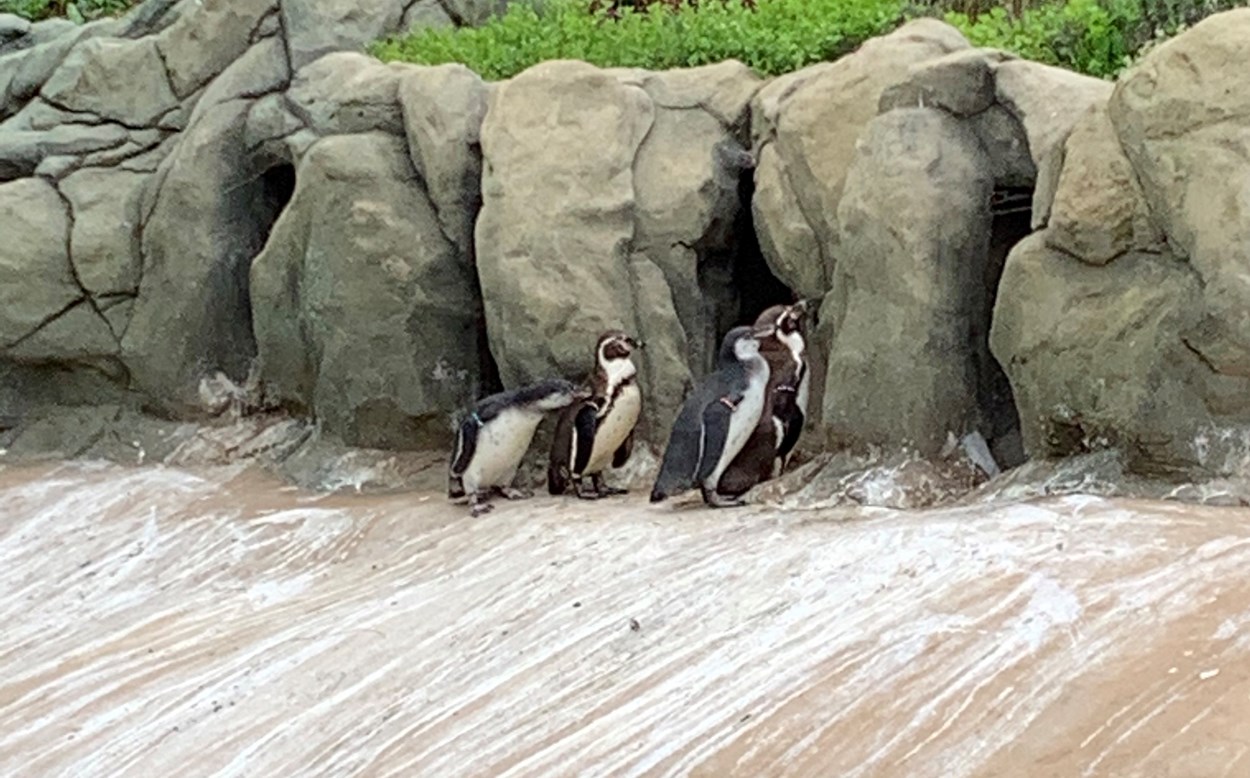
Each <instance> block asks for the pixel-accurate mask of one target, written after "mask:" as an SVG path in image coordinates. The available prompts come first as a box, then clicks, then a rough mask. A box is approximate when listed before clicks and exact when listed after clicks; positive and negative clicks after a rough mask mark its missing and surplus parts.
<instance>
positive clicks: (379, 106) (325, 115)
mask: <svg viewBox="0 0 1250 778" xmlns="http://www.w3.org/2000/svg"><path fill="white" fill-rule="evenodd" d="M410 70H411V68H410V66H408V65H402V64H390V65H383V64H382V63H380V62H378V61H377V60H376V59H374V58H372V57H368V56H365V55H364V54H357V53H355V52H339V53H336V54H329V55H327V56H325V57H322V58H321V59H319V60H317V61H316V62H315V63H313V64H312V65H309V66H308V67H306V68H303V69H301V70H300V71H299V72H298V73H296V74H295V79H294V80H293V81H292V82H291V88H290V89H289V90H287V98H288V107H289V108H290V109H291V110H292V111H294V112H295V113H296V115H297V116H298V117H299V118H300V119H301V120H302V121H303V123H304V124H305V125H306V126H307V127H308V128H309V129H311V130H313V131H314V132H317V133H319V134H322V135H336V134H347V133H360V132H372V131H374V130H379V131H383V132H387V133H391V134H393V135H403V134H404V132H405V129H404V117H403V112H402V110H401V108H400V105H399V82H400V80H401V78H403V77H404V75H405V74H406V73H408V72H409V71H410Z"/></svg>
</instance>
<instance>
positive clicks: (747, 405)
mask: <svg viewBox="0 0 1250 778" xmlns="http://www.w3.org/2000/svg"><path fill="white" fill-rule="evenodd" d="M767 391H768V371H767V370H762V371H758V372H756V373H753V374H752V375H751V376H750V378H749V379H748V380H747V387H746V391H745V392H744V393H743V395H742V401H741V402H740V403H738V407H737V408H735V409H734V412H733V413H732V414H730V416H729V430H728V432H727V433H726V435H725V447H724V448H723V449H721V454H720V459H719V460H718V461H717V464H716V468H715V469H714V470H713V471H712V474H711V476H710V477H709V478H708V480H707V481H705V482H704V485H705V486H707V487H708V488H709V489H715V488H716V485H717V484H718V483H720V477H721V475H722V474H723V473H724V472H725V469H726V468H728V467H729V463H730V462H732V461H733V460H734V457H736V456H738V453H739V452H741V451H742V447H743V446H745V445H746V443H747V440H748V439H749V438H750V437H751V433H753V432H754V431H755V427H756V425H758V424H759V421H760V414H762V413H763V412H764V395H765V392H767Z"/></svg>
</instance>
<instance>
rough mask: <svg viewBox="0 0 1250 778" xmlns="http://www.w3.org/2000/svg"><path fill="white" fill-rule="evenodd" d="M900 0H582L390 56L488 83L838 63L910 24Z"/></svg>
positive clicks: (453, 32) (444, 35)
mask: <svg viewBox="0 0 1250 778" xmlns="http://www.w3.org/2000/svg"><path fill="white" fill-rule="evenodd" d="M902 10H903V4H902V0H760V2H759V4H758V7H757V8H756V10H754V11H753V10H751V9H749V8H745V7H743V6H742V5H740V4H736V3H724V4H722V3H707V4H704V5H701V6H697V7H691V6H682V7H680V8H679V9H677V10H675V11H674V10H669V9H667V8H663V9H656V8H653V9H652V10H650V11H649V12H647V13H638V12H636V11H634V10H633V9H630V8H623V9H621V10H620V16H619V18H617V19H613V18H610V17H609V16H608V14H607V12H606V11H588V10H587V4H586V3H585V2H584V0H548V1H547V2H545V3H543V4H542V6H541V7H537V6H533V5H530V4H528V3H513V4H512V5H510V6H509V7H508V10H507V12H506V13H504V14H503V15H502V16H500V17H497V18H495V19H494V20H492V21H490V22H489V23H487V24H485V25H483V26H481V27H477V28H463V29H426V30H420V31H417V32H415V33H413V34H411V35H408V36H405V37H402V38H397V39H390V40H384V41H381V42H379V43H377V44H375V45H374V46H373V47H372V49H371V51H372V53H373V54H374V55H375V56H377V57H378V58H380V59H383V60H400V61H405V62H415V63H418V64H426V65H437V64H442V63H445V62H463V63H465V64H466V65H468V66H469V67H471V68H472V69H473V70H475V71H477V72H478V74H480V75H481V76H482V77H483V78H486V79H502V78H508V77H511V76H513V75H515V74H517V73H519V72H520V71H522V70H524V69H525V68H527V67H529V66H531V65H534V64H536V63H538V62H542V61H544V60H549V59H580V60H584V61H586V62H589V63H591V64H594V65H599V66H601V67H640V68H650V69H656V70H659V69H664V68H671V67H690V66H695V65H704V64H709V63H713V62H720V61H722V60H725V59H737V60H740V61H742V62H744V63H745V64H747V65H749V66H750V67H752V68H754V69H755V70H756V71H757V72H759V73H761V74H764V75H775V74H778V73H786V72H789V71H792V70H796V69H798V68H801V67H803V66H804V65H808V64H811V63H813V62H819V61H822V60H828V59H834V58H836V57H839V56H841V55H843V54H845V53H846V52H848V51H851V50H852V49H854V48H855V47H856V46H858V45H859V44H860V43H861V42H863V41H864V40H865V39H867V38H870V37H872V36H874V35H880V34H882V33H884V32H887V31H888V30H890V29H892V28H894V27H895V26H897V25H898V24H899V23H900V22H901V21H902V19H903V14H902Z"/></svg>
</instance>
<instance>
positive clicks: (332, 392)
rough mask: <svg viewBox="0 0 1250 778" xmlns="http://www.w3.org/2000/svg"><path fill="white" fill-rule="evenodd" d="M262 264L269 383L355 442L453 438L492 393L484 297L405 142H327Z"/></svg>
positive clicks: (255, 270) (259, 327)
mask: <svg viewBox="0 0 1250 778" xmlns="http://www.w3.org/2000/svg"><path fill="white" fill-rule="evenodd" d="M296 178H297V181H298V184H297V186H296V190H295V196H294V198H293V199H292V201H291V205H290V207H289V208H288V209H287V210H286V212H285V213H284V214H283V216H282V218H281V219H279V220H278V223H277V225H276V226H275V227H274V232H273V236H272V238H271V239H270V241H269V243H268V245H267V246H266V248H265V251H264V252H263V253H262V254H261V255H260V256H259V257H257V259H256V261H255V262H254V264H253V267H252V271H251V278H252V283H251V289H252V299H253V316H254V320H255V323H256V336H257V343H258V346H259V353H260V364H261V377H262V380H263V381H264V384H265V387H266V390H267V391H268V392H270V393H271V394H272V396H273V397H274V398H275V399H278V400H280V401H282V402H283V403H285V404H291V405H294V406H296V407H299V408H303V409H308V410H312V411H313V412H314V414H315V415H316V417H317V418H318V419H320V420H321V422H322V424H323V426H324V429H325V430H326V431H327V432H330V433H332V434H335V435H338V436H341V437H342V438H343V439H344V440H345V441H346V442H347V443H349V444H351V445H361V446H370V447H380V448H416V447H421V446H425V447H434V448H439V449H443V448H446V446H447V445H449V443H450V440H451V430H452V429H453V427H454V421H453V418H452V415H453V414H454V413H457V412H459V410H460V409H461V408H462V407H463V406H464V404H465V403H466V402H468V401H469V400H470V399H472V398H473V397H476V396H479V394H480V393H481V390H482V388H483V387H482V381H483V375H482V364H481V361H480V358H479V342H478V334H479V325H480V320H481V316H482V313H481V301H480V299H479V298H478V293H477V288H476V286H477V283H476V279H475V278H474V274H473V268H472V264H471V261H470V259H469V258H468V256H466V255H465V254H464V253H463V251H462V250H461V249H460V248H458V247H456V246H454V245H453V244H452V243H451V242H450V241H449V240H447V239H446V238H445V237H444V235H443V232H442V229H441V228H440V226H439V222H438V217H437V214H436V213H435V209H434V207H433V204H432V203H431V201H430V199H429V198H428V197H427V195H426V194H425V188H424V186H423V185H422V182H421V181H420V179H419V178H418V176H417V172H416V170H415V169H414V168H413V167H412V163H411V161H410V160H409V158H408V154H407V150H406V148H405V144H404V142H403V140H402V139H396V138H394V137H392V136H390V135H387V134H384V133H370V134H362V135H342V136H335V137H331V138H326V139H324V140H321V141H318V142H317V143H315V144H313V145H312V147H311V148H310V149H309V150H308V152H307V154H306V155H305V156H304V158H303V160H302V161H301V163H300V167H299V169H298V173H297V177H296Z"/></svg>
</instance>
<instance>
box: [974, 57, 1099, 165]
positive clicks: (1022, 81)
mask: <svg viewBox="0 0 1250 778" xmlns="http://www.w3.org/2000/svg"><path fill="white" fill-rule="evenodd" d="M994 88H995V93H996V95H997V98H998V103H999V104H1000V105H1002V106H1003V107H1004V108H1006V109H1007V110H1008V111H1010V112H1011V114H1012V115H1013V116H1015V117H1016V120H1017V121H1019V122H1020V126H1021V127H1023V128H1024V131H1025V133H1026V134H1027V135H1028V142H1029V151H1030V153H1031V154H1032V155H1033V164H1034V165H1035V166H1037V167H1039V168H1040V167H1041V166H1042V165H1043V164H1044V160H1045V159H1046V158H1047V157H1048V156H1049V155H1050V154H1051V153H1052V152H1053V151H1054V149H1055V148H1056V147H1057V146H1059V145H1061V144H1062V143H1063V140H1064V138H1066V137H1067V136H1068V133H1069V132H1071V131H1072V127H1073V126H1074V125H1075V124H1076V121H1077V119H1079V118H1080V117H1081V116H1082V115H1083V114H1084V113H1085V111H1086V110H1087V109H1088V108H1089V107H1090V106H1091V105H1098V104H1101V103H1105V102H1106V101H1107V98H1109V97H1110V96H1111V89H1112V87H1111V84H1109V83H1108V82H1106V81H1104V80H1102V79H1101V78H1092V77H1090V76H1083V75H1081V74H1080V73H1073V72H1072V71H1070V70H1064V69H1062V68H1057V67H1052V66H1050V65H1043V64H1041V63H1039V62H1030V61H1028V60H1023V59H1013V60H1011V61H1008V62H1003V63H1001V64H999V65H998V66H996V67H995V68H994Z"/></svg>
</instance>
